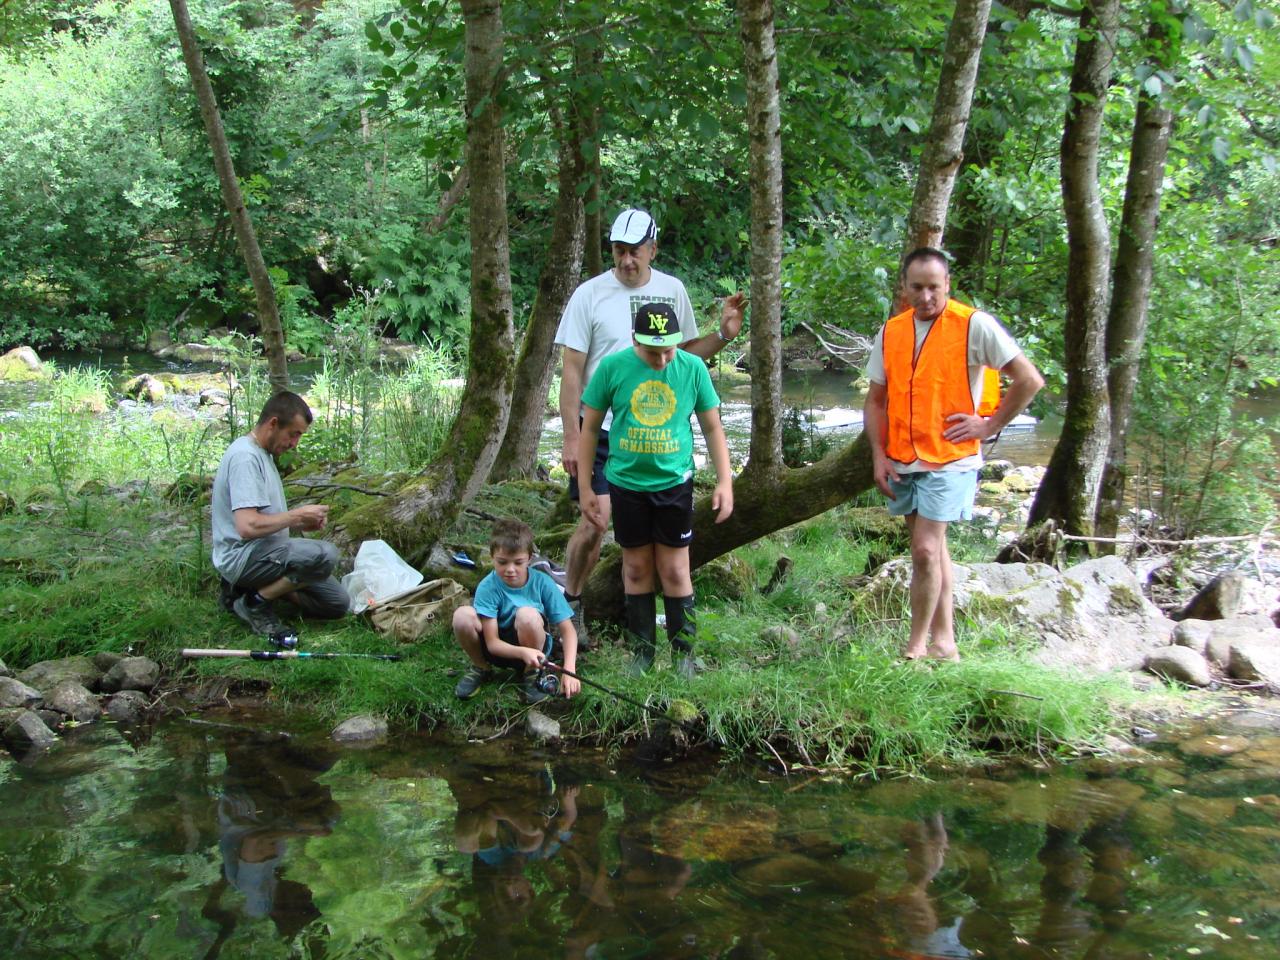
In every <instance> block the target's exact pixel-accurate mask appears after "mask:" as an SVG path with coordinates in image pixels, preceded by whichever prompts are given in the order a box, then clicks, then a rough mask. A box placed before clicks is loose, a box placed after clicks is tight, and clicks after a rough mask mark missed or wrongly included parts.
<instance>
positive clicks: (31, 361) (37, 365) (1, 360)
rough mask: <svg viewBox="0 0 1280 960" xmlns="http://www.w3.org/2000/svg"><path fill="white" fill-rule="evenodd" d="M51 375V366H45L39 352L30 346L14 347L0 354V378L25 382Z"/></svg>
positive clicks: (45, 378)
mask: <svg viewBox="0 0 1280 960" xmlns="http://www.w3.org/2000/svg"><path fill="white" fill-rule="evenodd" d="M52 377H53V370H52V368H50V367H47V366H45V365H44V363H43V362H42V361H41V359H40V356H39V354H37V353H36V352H35V351H34V350H32V349H31V348H30V347H14V348H13V349H12V350H10V351H9V352H8V353H6V354H4V356H0V380H8V381H10V382H26V381H30V380H49V379H51V378H52Z"/></svg>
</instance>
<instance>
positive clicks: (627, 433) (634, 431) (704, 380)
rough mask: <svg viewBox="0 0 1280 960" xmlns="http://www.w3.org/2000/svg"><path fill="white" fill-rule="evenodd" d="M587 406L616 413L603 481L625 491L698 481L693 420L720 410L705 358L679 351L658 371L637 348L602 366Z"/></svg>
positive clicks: (585, 401) (589, 388) (585, 399)
mask: <svg viewBox="0 0 1280 960" xmlns="http://www.w3.org/2000/svg"><path fill="white" fill-rule="evenodd" d="M582 402H583V404H585V405H586V406H588V407H591V408H592V409H593V410H612V411H613V426H612V427H610V429H609V462H608V463H607V464H605V468H604V475H605V477H606V478H607V479H608V480H609V482H610V483H612V484H614V485H615V486H618V487H622V488H624V489H626V490H666V489H668V488H670V487H674V486H676V485H677V484H681V483H684V481H686V480H688V479H689V478H690V477H691V476H693V426H692V424H691V423H690V418H691V417H692V416H693V414H694V413H701V412H702V411H703V410H710V409H712V408H713V407H718V406H720V398H719V397H718V396H716V391H715V387H713V386H712V385H711V375H710V374H708V373H707V366H706V364H705V363H703V361H702V359H701V358H700V357H696V356H694V355H693V354H692V353H689V352H688V351H687V350H677V351H676V353H675V356H674V357H672V358H671V362H670V363H669V364H667V365H666V366H665V367H664V368H663V369H662V370H654V369H653V367H651V366H649V365H648V364H647V363H645V362H644V361H643V360H641V359H640V357H639V356H638V355H637V354H636V351H635V349H634V348H633V349H631V350H623V351H621V352H619V353H615V354H613V355H612V356H608V357H605V358H604V359H603V360H601V361H600V366H599V367H597V368H596V372H595V375H594V376H593V377H592V378H591V382H590V383H589V384H587V389H586V390H585V391H584V392H583V394H582Z"/></svg>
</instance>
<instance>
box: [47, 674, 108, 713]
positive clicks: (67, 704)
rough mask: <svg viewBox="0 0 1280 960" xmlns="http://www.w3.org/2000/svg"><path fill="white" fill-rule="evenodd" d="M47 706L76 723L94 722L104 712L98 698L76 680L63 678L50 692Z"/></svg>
mask: <svg viewBox="0 0 1280 960" xmlns="http://www.w3.org/2000/svg"><path fill="white" fill-rule="evenodd" d="M47 706H49V707H50V708H51V709H53V710H57V711H58V713H63V714H66V715H67V716H68V717H70V718H71V719H72V720H74V721H76V723H92V722H93V721H94V720H97V719H98V717H99V716H100V715H101V713H102V708H101V707H100V706H99V704H98V698H97V697H95V696H94V695H93V694H92V693H90V692H89V691H88V690H87V689H86V688H85V687H84V686H83V685H81V684H79V683H76V682H75V681H74V680H63V681H62V682H61V683H59V684H58V685H57V686H56V687H54V688H53V690H51V691H50V692H49V699H48V702H47Z"/></svg>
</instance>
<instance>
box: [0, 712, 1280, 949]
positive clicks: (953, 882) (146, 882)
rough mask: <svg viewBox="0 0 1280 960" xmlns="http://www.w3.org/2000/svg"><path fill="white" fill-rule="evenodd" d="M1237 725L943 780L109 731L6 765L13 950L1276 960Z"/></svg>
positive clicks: (4, 869) (450, 743)
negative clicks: (1119, 760)
mask: <svg viewBox="0 0 1280 960" xmlns="http://www.w3.org/2000/svg"><path fill="white" fill-rule="evenodd" d="M1239 717H1240V718H1244V719H1249V718H1252V719H1254V720H1256V721H1261V722H1263V723H1264V724H1267V725H1269V726H1270V727H1271V731H1267V730H1263V731H1249V736H1248V737H1247V738H1245V737H1237V736H1234V735H1233V736H1226V737H1224V736H1219V735H1215V734H1208V733H1204V732H1203V731H1197V730H1192V731H1189V732H1184V733H1182V734H1180V735H1179V736H1178V738H1177V739H1176V740H1170V741H1168V742H1159V741H1157V742H1154V743H1153V744H1151V745H1150V750H1151V754H1150V755H1149V757H1148V758H1147V759H1145V760H1144V761H1142V762H1133V763H1130V764H1126V765H1122V766H1116V765H1108V764H1104V763H1102V762H1101V761H1089V762H1085V763H1079V764H1074V765H1069V766H1065V767H1056V768H1053V769H1039V770H1023V771H999V770H995V771H990V772H987V773H981V772H972V773H969V774H966V775H958V776H954V777H951V778H942V779H939V780H937V781H935V782H931V783H927V782H919V781H902V780H897V781H885V782H880V783H857V782H848V781H842V780H838V779H829V778H823V777H820V776H816V775H814V774H812V773H793V774H792V776H791V777H789V778H787V777H781V776H778V775H776V774H773V773H770V772H768V771H766V770H765V769H764V768H751V767H730V766H725V765H717V764H715V763H712V762H707V763H697V762H684V763H680V764H664V763H658V764H656V765H638V764H636V763H623V762H613V761H611V760H610V758H609V756H608V755H607V754H606V753H604V752H600V751H596V750H591V749H585V748H570V749H567V750H565V751H563V752H560V751H548V752H541V751H539V750H538V749H536V748H533V747H529V746H527V745H525V744H524V743H522V742H518V741H511V740H502V741H496V742H492V743H484V744H480V743H464V742H461V741H458V740H451V739H442V738H438V737H431V736H426V735H423V736H407V737H404V738H402V739H400V740H398V741H396V742H394V743H393V744H391V745H387V746H383V747H378V748H375V749H370V750H338V749H336V748H335V747H333V746H332V745H331V744H330V743H328V742H327V740H326V739H325V738H324V736H323V732H322V731H315V732H313V733H312V734H310V735H308V734H307V733H306V732H299V731H298V723H299V721H298V720H296V719H294V720H290V719H288V718H285V717H282V716H272V715H270V714H264V713H262V712H260V711H259V712H252V713H250V712H245V713H236V712H232V711H226V712H223V713H220V714H217V715H213V714H206V715H205V719H202V720H179V719H174V720H170V721H167V722H166V723H164V724H163V725H162V726H161V727H160V728H159V729H158V730H157V731H156V732H155V733H154V735H153V736H151V737H150V738H148V739H145V740H142V741H139V742H138V743H137V744H136V745H131V744H130V742H128V741H127V740H126V739H125V737H124V736H123V735H122V734H121V732H120V731H119V730H118V729H117V728H115V727H113V726H110V725H106V726H94V727H90V728H84V729H82V730H81V731H79V735H78V736H76V735H73V736H71V737H68V738H67V740H66V741H65V742H63V743H62V744H60V745H59V746H57V747H56V748H54V750H53V751H52V752H51V753H49V754H47V755H45V756H42V757H39V758H35V759H32V760H30V761H27V762H22V763H18V762H13V761H10V760H8V759H0V945H3V946H2V947H0V954H2V955H3V956H4V957H5V958H13V960H37V958H50V960H52V958H58V960H62V958H67V957H76V958H84V957H111V958H119V957H164V958H169V957H184V958H186V957H197V958H198V957H204V958H215V957H222V958H227V960H230V958H237V957H255V958H271V957H329V958H332V957H361V958H378V957H395V958H411V957H412V958H418V957H428V956H435V957H538V958H542V957H547V958H559V957H590V958H623V957H662V958H668V957H691V958H692V957H722V958H730V957H733V958H766V957H778V958H782V957H814V958H828V957H831V958H834V957H847V958H881V957H897V958H912V957H918V958H929V957H1018V958H1022V957H1027V958H1048V957H1078V958H1084V957H1107V958H1129V957H1133V958H1137V957H1158V958H1170V957H1190V956H1203V957H1216V958H1258V960H1261V958H1268V960H1270V958H1273V957H1275V956H1277V949H1278V948H1280V736H1277V735H1276V734H1275V733H1274V732H1272V731H1274V729H1275V726H1276V725H1275V718H1269V717H1267V716H1266V715H1265V714H1257V713H1254V714H1250V713H1241V714H1239ZM1215 729H1219V730H1220V729H1222V728H1221V727H1217V728H1215ZM281 730H290V731H292V735H285V734H283V733H278V732H272V731H281Z"/></svg>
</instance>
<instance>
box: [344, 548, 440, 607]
mask: <svg viewBox="0 0 1280 960" xmlns="http://www.w3.org/2000/svg"><path fill="white" fill-rule="evenodd" d="M421 582H422V574H421V573H419V572H418V571H417V570H415V569H413V567H411V566H409V564H407V563H405V562H404V560H402V559H401V558H400V555H399V554H398V553H396V552H395V551H394V550H392V549H391V547H390V546H388V545H387V542H386V541H385V540H366V541H365V542H364V543H362V544H360V550H359V551H358V552H357V553H356V562H355V566H354V567H353V568H352V570H351V572H350V573H348V574H347V575H346V576H345V577H343V578H342V585H343V586H344V587H345V588H346V590H347V596H349V597H350V598H351V612H352V613H363V612H364V611H365V610H366V609H367V608H368V607H369V606H370V605H371V604H374V603H377V602H379V601H381V600H386V599H387V598H388V597H394V596H395V595H396V594H398V593H404V592H405V591H406V590H412V589H413V588H414V587H416V586H417V585H418V584H420V583H421Z"/></svg>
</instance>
